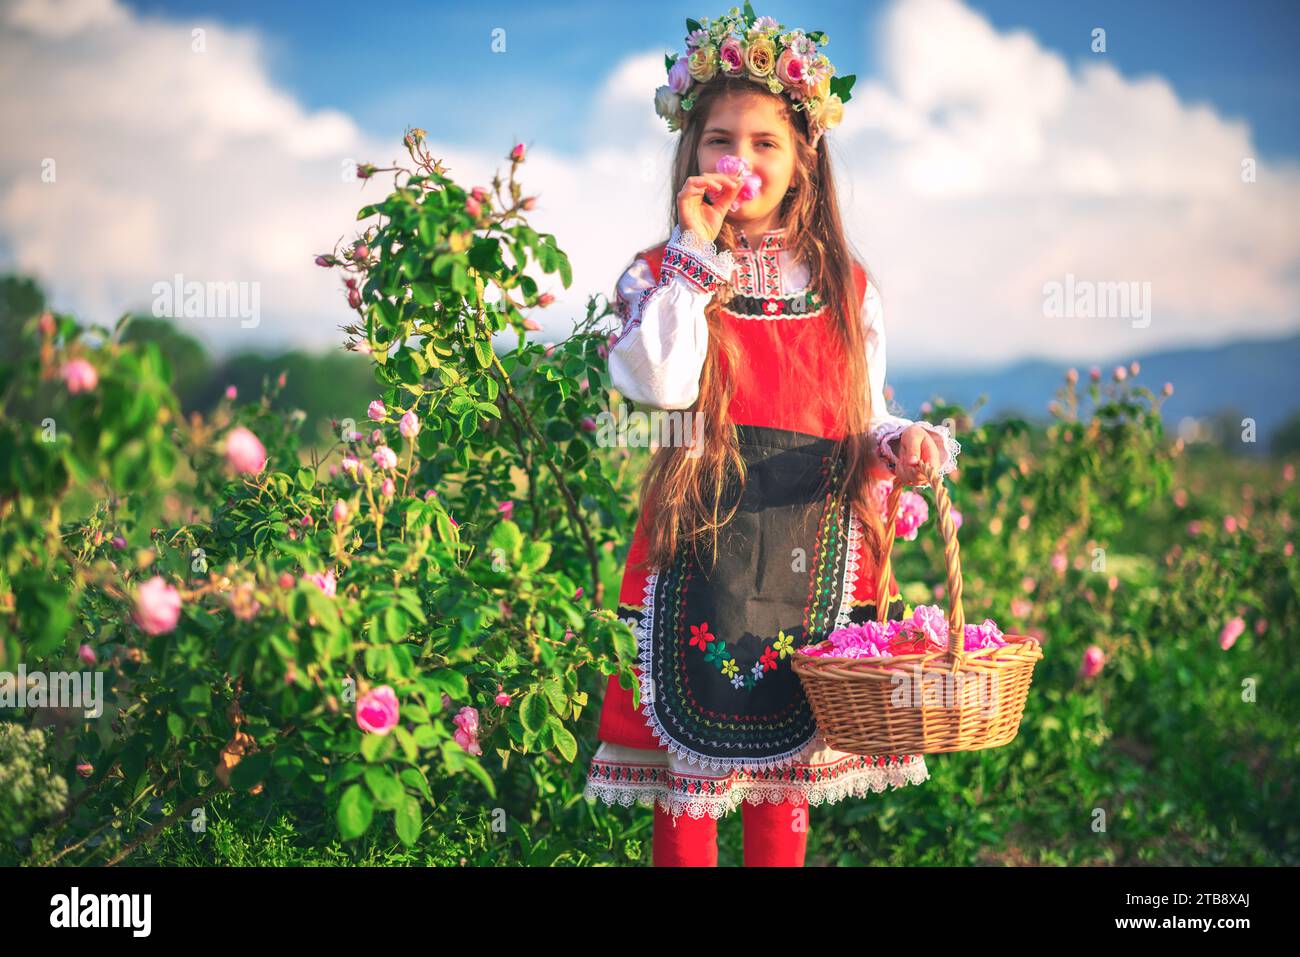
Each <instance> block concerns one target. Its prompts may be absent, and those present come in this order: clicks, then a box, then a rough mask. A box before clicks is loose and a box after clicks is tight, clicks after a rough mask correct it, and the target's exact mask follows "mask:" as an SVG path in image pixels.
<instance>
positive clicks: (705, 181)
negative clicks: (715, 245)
mask: <svg viewBox="0 0 1300 957" xmlns="http://www.w3.org/2000/svg"><path fill="white" fill-rule="evenodd" d="M744 182H745V180H744V177H743V176H741V175H740V174H739V173H737V174H735V175H734V176H728V175H726V174H724V173H701V174H700V175H699V176H691V177H688V178H687V180H686V182H685V183H683V184H682V190H681V192H680V193H678V194H677V221H678V223H680V224H681V227H682V229H689V230H692V231H693V232H694V233H695V234H696V235H697V236H699V237H700V238H701V239H703V240H704V241H705V242H710V243H711V242H713V241H714V240H716V239H717V238H718V233H720V232H722V221H723V220H724V219H726V218H727V210H729V209H730V208H731V203H732V200H734V199H735V198H736V194H737V193H739V192H740V188H741V186H743V185H744ZM706 197H707V199H708V202H707V203H706V202H705V198H706Z"/></svg>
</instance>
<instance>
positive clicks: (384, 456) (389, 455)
mask: <svg viewBox="0 0 1300 957" xmlns="http://www.w3.org/2000/svg"><path fill="white" fill-rule="evenodd" d="M370 457H371V458H372V459H374V460H375V466H376V467H377V468H381V469H395V468H397V453H396V452H394V451H393V450H392V449H390V448H389V447H388V446H386V445H381V446H379V448H377V449H375V451H374V453H373V454H372V455H371V456H370Z"/></svg>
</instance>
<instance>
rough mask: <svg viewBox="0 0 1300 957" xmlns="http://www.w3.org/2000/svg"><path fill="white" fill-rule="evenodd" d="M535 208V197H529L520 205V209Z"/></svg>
mask: <svg viewBox="0 0 1300 957" xmlns="http://www.w3.org/2000/svg"><path fill="white" fill-rule="evenodd" d="M536 206H537V197H536V196H529V197H528V198H527V199H525V200H524V201H523V203H521V204H520V208H521V209H534V208H536Z"/></svg>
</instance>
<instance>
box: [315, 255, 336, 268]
mask: <svg viewBox="0 0 1300 957" xmlns="http://www.w3.org/2000/svg"><path fill="white" fill-rule="evenodd" d="M316 265H317V266H324V267H325V268H326V269H328V268H329V267H330V266H333V265H334V257H333V256H317V257H316Z"/></svg>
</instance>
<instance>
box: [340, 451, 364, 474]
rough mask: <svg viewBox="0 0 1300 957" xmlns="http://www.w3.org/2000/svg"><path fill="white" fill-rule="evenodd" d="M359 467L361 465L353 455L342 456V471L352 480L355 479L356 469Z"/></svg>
mask: <svg viewBox="0 0 1300 957" xmlns="http://www.w3.org/2000/svg"><path fill="white" fill-rule="evenodd" d="M360 465H361V463H360V462H359V461H358V460H357V457H356V456H355V455H352V454H351V453H349V454H347V455H345V456H343V471H345V472H347V473H348V474H349V475H351V476H352V477H353V478H356V477H357V467H358V466H360Z"/></svg>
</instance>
